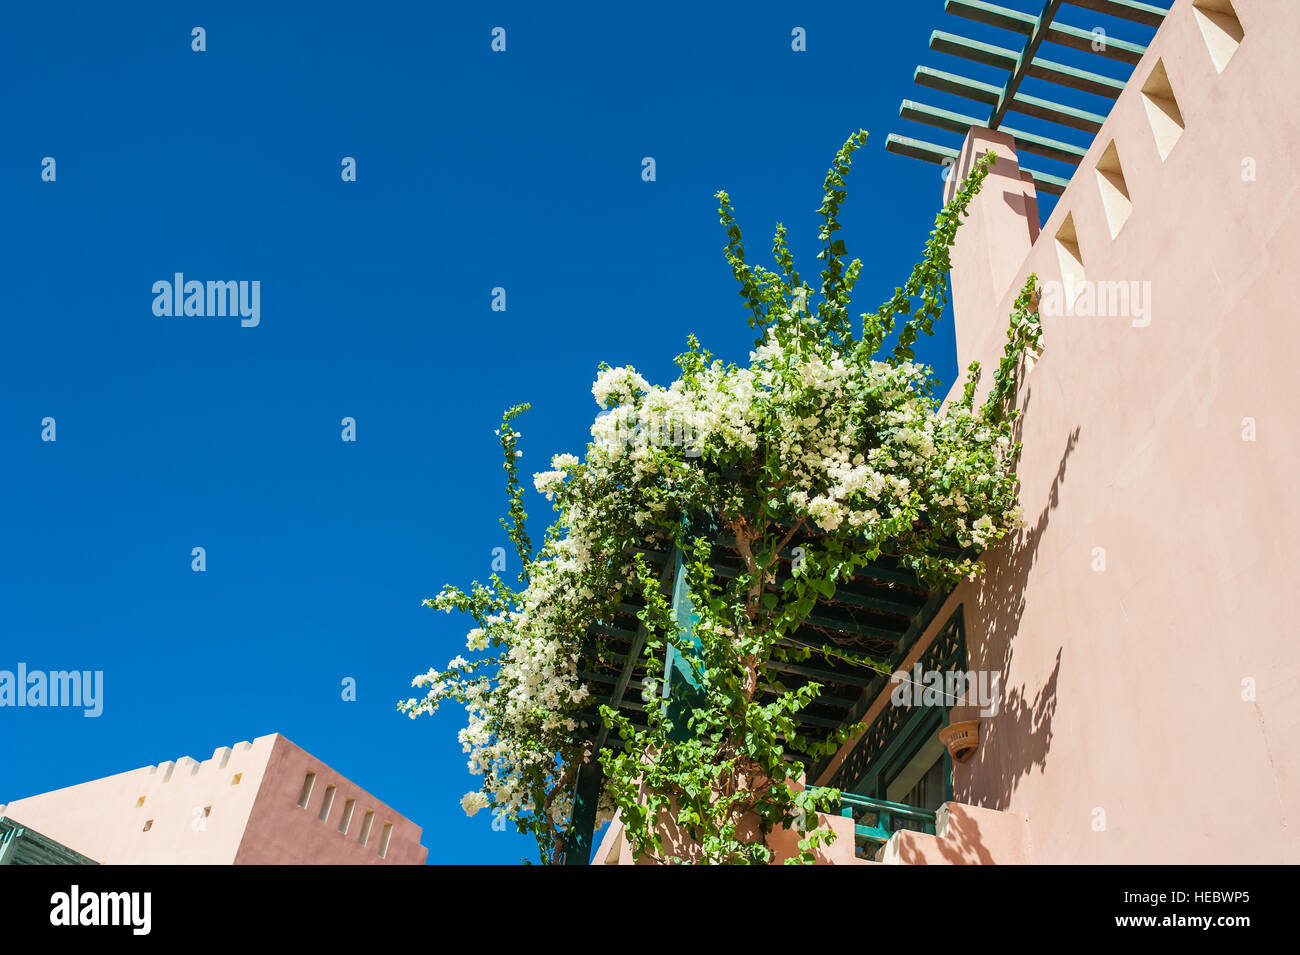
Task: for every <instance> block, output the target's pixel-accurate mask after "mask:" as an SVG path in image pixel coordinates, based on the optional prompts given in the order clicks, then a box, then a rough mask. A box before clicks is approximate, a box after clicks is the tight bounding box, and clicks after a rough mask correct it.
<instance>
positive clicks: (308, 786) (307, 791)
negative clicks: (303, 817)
mask: <svg viewBox="0 0 1300 955" xmlns="http://www.w3.org/2000/svg"><path fill="white" fill-rule="evenodd" d="M315 785H316V774H315V773H308V774H307V778H306V779H304V780H303V781H302V793H300V794H299V796H298V808H299V809H306V808H307V803H308V802H309V801H310V800H311V790H312V787H313V786H315Z"/></svg>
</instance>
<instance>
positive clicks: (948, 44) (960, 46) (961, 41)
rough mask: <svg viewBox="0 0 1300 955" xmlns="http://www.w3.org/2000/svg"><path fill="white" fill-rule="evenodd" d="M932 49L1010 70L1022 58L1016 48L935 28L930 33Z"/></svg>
mask: <svg viewBox="0 0 1300 955" xmlns="http://www.w3.org/2000/svg"><path fill="white" fill-rule="evenodd" d="M930 49H932V50H934V51H935V52H936V53H947V54H948V55H949V56H959V57H961V58H962V59H965V60H971V61H973V62H975V63H983V64H984V65H985V66H992V67H995V68H996V69H999V70H1008V71H1010V70H1014V69H1015V68H1016V63H1017V62H1018V61H1019V58H1020V57H1019V54H1018V53H1017V52H1016V51H1015V50H1008V49H1007V48H1006V47H1003V46H994V45H993V44H991V43H981V42H979V41H978V40H968V39H967V38H966V37H964V36H957V35H956V34H955V33H946V32H944V31H943V30H935V31H934V32H933V33H931V34H930Z"/></svg>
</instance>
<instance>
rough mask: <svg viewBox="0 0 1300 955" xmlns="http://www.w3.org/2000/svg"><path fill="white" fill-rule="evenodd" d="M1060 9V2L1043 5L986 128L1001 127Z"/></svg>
mask: <svg viewBox="0 0 1300 955" xmlns="http://www.w3.org/2000/svg"><path fill="white" fill-rule="evenodd" d="M1059 9H1061V0H1047V2H1046V3H1045V4H1043V12H1042V13H1040V14H1039V15H1038V20H1037V22H1035V24H1034V28H1033V30H1031V31H1030V33H1029V38H1028V39H1027V40H1026V41H1025V46H1024V49H1022V50H1021V51H1020V52H1019V53H1018V54H1017V55H1016V62H1015V63H1014V64H1013V65H1012V66H1011V67H1010V69H1011V75H1010V76H1009V77H1007V85H1006V86H1004V87H1003V88H1002V95H1001V96H1000V97H998V105H997V106H995V107H993V113H992V115H991V116H989V121H988V127H989V128H990V129H997V128H998V127H999V126H1001V125H1002V119H1003V117H1004V116H1006V115H1007V110H1008V109H1009V108H1010V107H1011V102H1012V100H1014V99H1015V96H1016V93H1017V91H1018V90H1019V89H1020V82H1021V80H1023V79H1024V78H1025V71H1026V69H1027V68H1028V67H1029V66H1032V65H1033V62H1034V59H1035V57H1037V56H1038V48H1039V47H1040V46H1042V45H1043V40H1044V38H1045V37H1046V36H1047V28H1048V27H1049V26H1050V25H1051V23H1052V18H1053V17H1055V16H1056V11H1057V10H1059Z"/></svg>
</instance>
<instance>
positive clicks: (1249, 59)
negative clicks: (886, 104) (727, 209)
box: [593, 0, 1300, 864]
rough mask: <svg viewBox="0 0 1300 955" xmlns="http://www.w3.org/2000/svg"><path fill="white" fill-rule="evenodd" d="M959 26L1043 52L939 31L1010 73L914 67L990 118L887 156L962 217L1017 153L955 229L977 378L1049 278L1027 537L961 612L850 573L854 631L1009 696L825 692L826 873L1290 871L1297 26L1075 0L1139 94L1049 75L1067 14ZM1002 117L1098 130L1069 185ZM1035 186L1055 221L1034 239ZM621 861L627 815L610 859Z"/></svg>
mask: <svg viewBox="0 0 1300 955" xmlns="http://www.w3.org/2000/svg"><path fill="white" fill-rule="evenodd" d="M946 7H947V9H948V12H949V13H957V14H961V15H964V16H966V17H968V18H972V19H977V20H981V22H982V23H984V24H985V25H986V26H995V27H1000V28H1002V29H1004V30H1008V31H1011V33H1008V36H1013V35H1014V34H1016V33H1018V34H1019V35H1020V37H1019V44H1020V50H1024V51H1026V52H1025V55H1024V56H1023V57H1018V56H1016V55H1010V56H1008V52H1010V53H1011V54H1016V53H1017V52H1018V51H1007V50H1001V51H999V50H997V49H996V48H995V47H994V46H991V45H989V44H986V43H977V42H970V43H966V42H965V41H961V38H957V37H952V36H951V35H947V34H942V35H941V34H939V33H936V34H935V37H936V39H935V40H932V46H934V47H935V48H936V49H941V50H942V51H943V52H949V53H952V52H956V53H957V55H967V56H969V57H970V58H972V59H976V60H978V61H979V62H982V63H984V64H986V65H992V64H996V63H1001V62H1005V64H1006V66H1007V68H1008V70H1009V71H1011V75H1012V78H1011V79H1010V80H1009V81H1008V83H1007V84H1006V85H1005V86H1003V87H1000V88H999V87H997V86H996V85H990V84H985V83H979V82H975V81H971V80H965V79H963V78H962V77H960V76H955V75H952V74H947V73H939V72H938V71H933V70H931V71H926V70H925V69H924V68H923V69H922V70H919V71H918V75H917V79H918V81H919V82H922V83H923V85H928V86H931V87H932V88H935V89H945V90H947V91H948V92H950V93H956V94H958V95H965V96H968V97H970V98H972V99H975V100H977V101H981V102H983V103H984V104H985V105H986V106H990V107H993V109H992V111H991V114H990V120H991V121H990V122H985V123H982V124H977V123H971V122H965V120H966V119H968V118H969V117H962V116H960V115H959V114H957V113H953V112H951V111H945V110H936V109H930V108H929V107H924V106H919V105H918V104H915V103H911V102H905V103H904V109H903V115H904V116H905V117H908V118H918V117H919V118H922V121H930V122H932V124H933V125H937V126H940V127H945V126H946V128H948V129H949V130H950V131H951V132H954V133H958V134H964V135H965V142H964V145H963V146H962V148H961V149H960V150H956V149H953V150H950V151H948V150H945V149H944V148H943V147H935V146H931V145H930V144H926V143H920V142H917V141H915V140H904V139H902V138H900V137H893V138H892V139H891V144H890V149H891V150H892V151H895V152H900V153H903V154H905V155H911V156H914V157H917V158H922V159H929V160H931V161H935V162H941V161H944V160H950V161H952V162H951V164H952V165H953V168H954V169H955V174H954V175H953V176H951V177H950V179H949V181H948V183H947V185H946V186H945V195H946V196H951V195H952V192H953V191H954V190H955V189H956V188H957V186H958V184H959V181H960V179H961V178H962V174H963V173H964V172H966V171H968V170H969V169H970V167H971V164H972V163H973V162H974V160H975V159H976V158H977V157H978V156H980V155H982V154H984V153H985V152H987V151H990V150H992V151H995V152H996V153H997V157H998V158H997V161H996V164H995V165H994V167H993V168H992V170H991V172H990V175H989V176H988V179H987V180H986V181H985V183H984V186H983V189H982V191H981V192H980V193H979V195H978V196H977V198H976V200H975V201H974V202H973V203H972V205H971V208H970V216H969V218H968V219H967V220H966V222H965V224H964V225H963V226H962V227H961V229H960V231H959V233H958V236H957V244H956V247H955V249H954V250H953V256H952V273H951V278H952V287H953V305H954V313H955V321H956V340H957V351H958V365H959V367H960V368H961V369H962V370H963V372H964V369H965V368H966V367H967V365H969V363H970V362H971V361H973V360H978V361H979V362H980V363H981V365H982V367H983V369H984V371H985V382H986V384H987V382H988V381H989V379H991V377H992V370H993V369H994V368H996V367H997V363H998V360H999V358H1000V357H1001V354H1002V349H1003V345H1004V342H1005V336H1006V328H1007V321H1008V316H1009V315H1010V313H1011V311H1012V303H1013V301H1014V299H1015V298H1016V296H1017V294H1018V293H1019V292H1020V289H1021V287H1022V286H1023V285H1024V283H1025V282H1026V280H1027V278H1028V277H1029V276H1030V274H1031V273H1032V274H1036V275H1037V276H1038V283H1039V288H1040V293H1039V308H1040V311H1041V317H1042V323H1043V331H1044V334H1043V351H1042V354H1041V357H1040V358H1039V360H1038V361H1037V363H1036V364H1035V365H1034V367H1033V368H1032V370H1030V371H1029V373H1028V375H1027V376H1026V378H1025V380H1024V383H1023V387H1022V390H1021V393H1020V407H1021V409H1022V413H1023V414H1022V417H1021V419H1020V422H1019V426H1020V428H1021V434H1020V438H1021V440H1022V442H1023V446H1024V450H1023V454H1022V457H1021V459H1020V463H1019V477H1020V482H1021V490H1020V500H1021V504H1022V508H1023V511H1024V515H1025V520H1026V525H1027V526H1026V527H1025V528H1024V530H1023V531H1022V532H1020V534H1019V535H1018V536H1015V537H1013V538H1009V539H1007V540H1004V541H1002V542H1001V543H999V544H998V545H997V546H996V547H994V548H993V549H991V550H990V551H988V552H987V553H986V554H985V555H984V559H985V561H986V563H987V566H988V570H987V572H986V573H985V574H984V575H983V576H981V577H979V578H977V579H976V580H974V581H973V582H972V581H966V582H963V583H962V584H961V585H959V586H958V587H956V588H955V589H954V590H952V591H951V592H949V593H938V594H935V593H932V592H926V591H924V590H917V589H916V588H915V587H914V586H912V585H909V584H908V583H907V582H900V579H899V578H897V577H891V575H890V573H888V572H886V571H882V572H881V573H880V574H878V575H873V574H871V573H864V575H863V579H862V580H861V581H859V582H857V583H858V586H857V588H856V591H855V592H854V593H853V594H851V596H853V597H854V599H855V605H856V607H857V608H858V609H857V611H855V616H854V618H853V620H854V621H855V622H854V623H853V625H852V626H850V624H849V623H844V624H843V626H842V629H843V630H844V631H845V632H846V633H857V632H867V631H866V629H865V623H864V622H869V623H870V624H871V626H872V627H874V628H876V629H879V630H885V629H887V628H888V627H889V626H891V624H889V620H890V619H891V618H890V616H889V614H890V613H893V614H894V619H895V623H894V624H893V626H895V627H896V633H897V638H896V640H895V641H894V643H895V649H894V656H893V658H892V659H893V660H894V661H895V668H896V669H898V670H905V671H909V672H914V667H915V666H916V665H917V664H918V663H919V664H921V670H922V672H929V671H939V672H944V673H951V672H965V673H968V674H986V675H996V676H997V678H998V680H999V683H1000V692H999V694H998V699H997V700H996V703H995V706H993V707H983V706H980V705H978V704H975V705H971V704H970V703H968V702H958V703H957V704H956V705H952V702H951V701H946V702H945V704H944V705H940V706H934V705H929V706H926V705H915V704H912V705H902V706H900V705H896V704H895V703H894V701H893V700H892V699H891V693H892V690H893V689H894V687H892V686H890V685H889V684H887V683H884V682H881V681H876V682H873V681H872V680H871V679H870V674H854V673H852V672H849V671H847V670H842V669H841V670H839V671H836V672H832V673H823V674H821V675H820V677H819V679H820V680H821V682H823V683H824V684H825V686H826V691H825V692H826V694H827V696H829V697H840V698H843V699H844V700H845V701H846V702H845V705H844V706H843V708H842V709H840V710H838V711H833V710H830V709H828V708H827V709H820V710H815V711H814V712H815V713H819V714H820V715H821V717H822V718H825V719H831V720H832V721H846V720H852V721H857V720H859V719H860V720H862V721H864V722H865V724H866V727H867V728H866V730H865V732H864V733H862V734H861V735H859V736H858V737H856V738H855V739H853V740H851V741H850V742H849V743H848V744H846V745H845V746H844V747H843V748H842V749H841V750H840V751H839V752H838V753H837V754H836V755H835V756H834V758H833V759H831V760H829V761H826V762H824V763H823V764H821V765H819V766H816V767H815V768H814V770H812V771H810V773H809V782H810V783H811V784H816V785H822V786H834V787H837V788H840V789H842V790H843V791H844V793H845V797H844V801H843V804H842V817H841V818H833V819H829V820H826V819H824V820H823V822H825V823H827V824H830V825H834V826H835V827H836V828H837V830H838V831H839V832H840V834H841V838H840V839H838V840H837V843H836V844H835V845H834V846H832V847H831V849H830V850H829V851H828V853H827V854H826V856H825V857H824V860H823V861H826V862H840V863H857V864H876V863H885V864H935V863H1124V864H1131V863H1292V864H1294V863H1297V862H1300V827H1297V825H1296V822H1297V820H1300V786H1298V785H1297V783H1296V780H1297V779H1300V746H1298V745H1297V740H1300V705H1297V703H1296V693H1297V688H1300V650H1298V649H1297V646H1298V645H1297V642H1296V639H1295V636H1294V635H1293V634H1292V633H1290V628H1289V627H1288V625H1287V624H1286V621H1287V620H1289V619H1290V618H1291V615H1292V610H1293V609H1294V604H1295V601H1296V598H1297V594H1300V587H1298V586H1297V584H1296V575H1297V568H1300V495H1297V493H1296V484H1297V481H1300V389H1298V388H1297V387H1296V381H1297V379H1298V378H1300V371H1298V370H1297V366H1298V363H1300V316H1298V314H1297V290H1296V283H1297V267H1298V266H1300V176H1298V175H1297V173H1296V165H1295V157H1296V156H1297V155H1300V101H1298V100H1297V98H1296V93H1297V91H1300V57H1298V56H1297V55H1296V50H1298V49H1300V6H1298V5H1297V4H1294V3H1286V2H1278V0H1230V2H1229V0H1174V2H1173V3H1172V5H1169V9H1168V11H1167V12H1166V11H1165V10H1163V9H1161V8H1159V7H1154V6H1152V5H1151V4H1148V3H1139V2H1135V0H1075V2H1073V3H1072V7H1073V9H1071V8H1070V7H1067V8H1066V14H1067V15H1062V17H1061V19H1062V20H1067V19H1068V20H1071V21H1072V22H1073V21H1074V20H1080V19H1083V22H1082V23H1080V24H1079V25H1080V26H1085V25H1087V20H1086V18H1087V16H1088V14H1089V12H1090V11H1091V12H1100V13H1110V14H1116V15H1119V16H1128V17H1130V18H1131V19H1133V20H1135V21H1137V22H1144V23H1148V24H1150V25H1152V26H1154V25H1157V24H1158V27H1159V28H1158V30H1157V31H1156V32H1155V35H1154V38H1153V39H1152V40H1151V42H1150V43H1149V45H1147V46H1146V47H1145V48H1143V47H1139V46H1135V45H1133V44H1120V45H1118V46H1112V47H1111V49H1110V52H1111V54H1113V55H1119V56H1121V58H1122V57H1127V58H1128V62H1130V63H1132V74H1131V77H1130V78H1129V80H1128V81H1127V82H1126V83H1124V82H1114V81H1111V80H1105V78H1104V77H1097V76H1091V75H1089V74H1088V73H1087V72H1086V71H1082V70H1079V69H1068V68H1060V66H1059V64H1053V63H1052V62H1050V60H1049V59H1047V58H1046V55H1047V53H1048V52H1049V48H1048V47H1047V46H1046V44H1047V43H1062V42H1067V43H1068V42H1071V38H1072V37H1073V38H1074V39H1075V40H1077V39H1078V37H1077V33H1078V31H1077V30H1076V31H1075V33H1074V34H1071V33H1070V32H1069V30H1068V29H1064V30H1055V32H1054V28H1053V27H1052V26H1051V22H1052V20H1053V17H1054V16H1055V14H1056V13H1057V12H1058V11H1059V10H1060V9H1061V7H1062V4H1061V3H1060V2H1057V0H1053V2H1048V3H1047V4H1046V9H1045V11H1044V14H1043V15H1042V16H1040V17H1035V16H1032V15H1029V16H1026V15H1024V14H1023V13H1017V12H1016V11H1008V10H1006V9H1004V8H998V7H995V6H994V5H992V4H988V3H977V2H971V0H948V3H947V4H946ZM1144 18H1145V19H1144ZM1085 35H1086V34H1085ZM963 44H964V45H963ZM1039 44H1043V45H1042V46H1040V45H1039ZM962 51H965V52H964V53H963V52H962ZM1017 71H1024V72H1027V73H1028V75H1030V76H1038V77H1040V78H1047V79H1049V80H1051V79H1052V77H1053V75H1055V77H1056V79H1055V80H1053V81H1054V82H1059V83H1061V84H1062V85H1064V86H1070V87H1072V88H1074V89H1076V90H1080V89H1081V90H1084V91H1089V92H1093V93H1097V92H1098V91H1099V90H1101V91H1103V92H1104V91H1106V90H1110V97H1111V98H1113V100H1114V102H1113V105H1111V106H1110V107H1109V110H1108V112H1106V113H1105V114H1104V115H1094V114H1090V113H1088V112H1087V111H1083V110H1080V109H1077V108H1071V107H1066V106H1060V105H1057V104H1053V103H1051V102H1046V101H1044V100H1042V99H1037V100H1035V99H1034V98H1033V97H1030V96H1028V95H1027V94H1022V93H1019V92H1017V89H1016V85H1017V83H1018V80H1017V79H1015V77H1016V73H1017ZM1103 80H1104V82H1103ZM1108 84H1109V85H1108ZM1008 101H1011V103H1010V110H1009V111H1012V112H1015V111H1017V110H1018V109H1020V110H1023V111H1024V112H1031V113H1032V111H1035V110H1036V111H1037V112H1036V113H1032V114H1033V115H1037V116H1039V117H1040V118H1044V119H1048V120H1055V121H1058V122H1061V123H1062V124H1073V125H1074V127H1075V128H1076V129H1087V130H1088V131H1089V132H1095V135H1094V137H1093V139H1092V141H1091V144H1090V145H1089V146H1087V147H1086V148H1079V149H1078V150H1077V155H1076V156H1074V157H1073V158H1074V161H1075V162H1076V163H1077V169H1076V170H1075V171H1074V173H1073V175H1072V176H1071V177H1069V178H1068V179H1067V178H1063V177H1056V176H1052V175H1049V174H1043V173H1038V172H1031V171H1029V170H1027V169H1025V168H1023V166H1022V163H1025V162H1029V163H1030V164H1033V160H1027V159H1026V153H1030V152H1033V153H1036V154H1037V155H1039V156H1049V157H1052V156H1053V155H1055V156H1056V157H1057V158H1059V157H1060V156H1070V155H1071V152H1070V149H1071V148H1073V147H1069V146H1068V144H1064V145H1063V144H1061V143H1054V142H1053V141H1052V140H1051V139H1050V138H1047V137H1044V136H1041V135H1029V134H1019V133H1016V134H1012V133H1009V132H1008V131H1006V130H1005V129H1002V128H999V129H992V128H989V127H990V126H992V125H997V122H992V120H997V121H1000V119H1001V115H1000V114H1001V113H1003V112H1006V111H1007V109H1006V107H1007V106H1008ZM953 117H956V119H954V118H953ZM1089 117H1091V118H1089ZM1079 124H1083V125H1079ZM1089 124H1091V125H1089ZM959 127H960V131H959ZM1043 191H1052V192H1057V193H1060V198H1059V200H1058V202H1057V205H1056V207H1055V210H1054V211H1053V212H1052V214H1051V216H1050V218H1049V219H1048V220H1047V221H1046V222H1045V223H1042V224H1041V225H1040V221H1039V212H1038V195H1039V193H1040V192H1043ZM960 388H961V382H960V381H959V382H958V384H957V386H956V389H957V391H956V393H957V394H960ZM873 602H874V605H875V607H876V608H877V609H878V613H877V612H876V611H872V610H870V608H871V607H872V606H873ZM819 612H821V611H820V610H819ZM827 612H828V613H829V611H827ZM843 619H845V620H847V619H848V618H847V616H846V617H844V618H843ZM855 628H856V629H855ZM965 700H967V701H968V700H969V697H966V698H965ZM982 711H984V712H982ZM956 723H971V724H973V726H974V728H973V729H971V728H970V727H967V732H968V733H969V734H971V735H972V736H973V743H974V745H973V749H972V748H970V747H969V746H968V747H967V748H966V749H965V751H959V752H958V753H957V755H958V756H960V757H962V758H961V759H960V761H959V760H956V759H954V758H953V753H952V752H951V751H950V750H949V749H947V748H945V744H944V742H943V741H941V740H940V738H939V733H940V731H941V730H943V729H944V728H945V727H950V726H952V725H953V724H956ZM850 834H852V835H853V836H854V837H855V838H856V850H857V851H856V853H854V852H853V851H852V850H853V848H854V845H853V842H852V841H850ZM782 835H786V834H778V839H777V840H775V841H776V842H780V837H781V836H782ZM631 861H632V859H631V853H630V852H629V851H628V848H627V845H626V840H625V839H624V837H623V835H622V830H621V827H620V825H619V824H618V822H617V820H616V821H615V822H614V823H613V824H612V825H611V827H610V828H609V829H608V830H607V831H606V833H605V837H604V839H603V841H602V842H601V844H600V845H599V846H598V847H597V849H596V852H595V856H594V858H593V862H594V863H596V864H628V863H630V862H631Z"/></svg>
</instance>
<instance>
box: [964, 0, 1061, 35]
mask: <svg viewBox="0 0 1300 955" xmlns="http://www.w3.org/2000/svg"><path fill="white" fill-rule="evenodd" d="M943 9H944V11H945V12H946V13H952V14H955V15H957V16H959V17H965V18H966V19H967V20H974V21H976V22H977V23H983V24H986V25H987V26H991V27H1000V28H1001V29H1003V30H1011V31H1012V32H1014V33H1019V34H1021V35H1022V36H1029V35H1030V34H1031V33H1033V32H1034V27H1035V26H1036V25H1037V23H1038V18H1037V17H1036V16H1034V15H1033V14H1032V13H1022V12H1021V11H1019V10H1012V9H1010V8H1009V7H1000V6H998V5H997V4H994V3H985V2H984V0H944V4H943Z"/></svg>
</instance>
